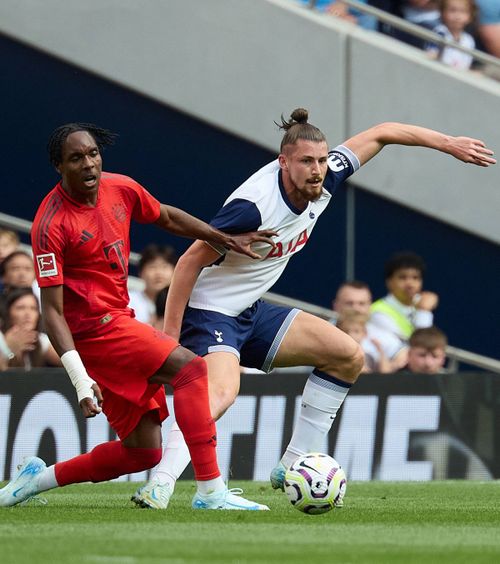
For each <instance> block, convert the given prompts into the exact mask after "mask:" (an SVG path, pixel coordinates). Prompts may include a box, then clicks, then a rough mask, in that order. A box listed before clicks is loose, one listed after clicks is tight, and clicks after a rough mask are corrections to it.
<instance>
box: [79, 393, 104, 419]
mask: <svg viewBox="0 0 500 564" xmlns="http://www.w3.org/2000/svg"><path fill="white" fill-rule="evenodd" d="M99 394H100V391H99ZM101 401H102V396H101ZM80 407H81V409H82V413H83V415H84V417H86V418H89V417H95V416H96V415H98V414H99V413H101V411H102V409H101V408H100V407H99V406H98V405H96V404H95V403H94V401H93V399H91V398H83V399H82V401H81V402H80Z"/></svg>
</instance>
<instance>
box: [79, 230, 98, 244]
mask: <svg viewBox="0 0 500 564" xmlns="http://www.w3.org/2000/svg"><path fill="white" fill-rule="evenodd" d="M93 238H94V236H93V235H92V233H90V231H85V229H84V230H83V231H82V234H81V235H80V242H79V243H78V246H79V247H81V246H82V245H83V244H84V243H86V242H87V241H90V239H93Z"/></svg>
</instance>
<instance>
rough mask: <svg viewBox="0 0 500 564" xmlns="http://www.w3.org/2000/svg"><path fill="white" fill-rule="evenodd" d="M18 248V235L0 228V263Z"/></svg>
mask: <svg viewBox="0 0 500 564" xmlns="http://www.w3.org/2000/svg"><path fill="white" fill-rule="evenodd" d="M18 248H19V235H18V234H17V233H16V232H15V231H12V230H11V229H4V228H3V227H0V263H2V262H3V261H4V260H5V258H6V257H8V256H9V255H10V254H11V253H13V252H14V251H17V249H18Z"/></svg>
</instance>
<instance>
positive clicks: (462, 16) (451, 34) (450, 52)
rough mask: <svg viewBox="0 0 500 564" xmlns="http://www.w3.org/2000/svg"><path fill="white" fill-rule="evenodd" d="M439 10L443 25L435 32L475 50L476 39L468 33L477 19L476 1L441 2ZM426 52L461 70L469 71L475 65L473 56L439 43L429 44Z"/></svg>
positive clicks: (442, 0) (445, 0)
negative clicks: (470, 26) (468, 28)
mask: <svg viewBox="0 0 500 564" xmlns="http://www.w3.org/2000/svg"><path fill="white" fill-rule="evenodd" d="M439 10H440V13H441V23H440V24H439V25H437V26H436V27H435V28H434V29H433V31H434V32H435V33H437V34H438V35H440V36H441V37H443V38H444V39H449V40H450V41H455V42H456V43H458V44H459V45H461V46H462V47H468V48H469V49H474V48H475V46H476V42H475V41H474V37H472V35H471V34H470V33H468V32H467V31H466V28H467V26H469V25H470V24H471V23H472V22H473V21H474V20H475V17H476V4H475V3H474V0H440V2H439ZM426 50H427V52H428V54H429V56H430V57H432V58H433V59H437V60H439V61H441V62H442V63H444V64H445V65H448V66H450V67H454V68H456V69H459V70H467V69H469V68H470V67H471V65H472V63H473V60H474V59H473V57H472V55H469V54H468V53H465V52H464V51H460V50H459V49H455V48H454V47H448V46H447V45H439V44H437V43H429V44H427V46H426Z"/></svg>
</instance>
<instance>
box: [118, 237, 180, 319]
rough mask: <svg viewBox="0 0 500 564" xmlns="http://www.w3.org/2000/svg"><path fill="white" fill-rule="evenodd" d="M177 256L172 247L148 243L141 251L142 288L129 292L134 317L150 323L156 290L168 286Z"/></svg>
mask: <svg viewBox="0 0 500 564" xmlns="http://www.w3.org/2000/svg"><path fill="white" fill-rule="evenodd" d="M176 262H177V256H176V254H175V250H174V249H173V247H169V246H164V245H148V246H147V247H146V248H145V249H144V250H143V251H142V253H141V259H140V261H139V277H140V278H141V279H142V280H143V281H144V290H142V291H140V290H133V291H131V292H130V303H129V307H131V308H132V309H133V310H134V311H135V317H136V319H138V320H139V321H142V322H143V323H149V324H151V323H152V320H153V317H154V315H155V311H156V308H155V300H156V296H157V295H158V292H159V291H160V290H162V289H163V288H165V287H168V286H170V281H171V280H172V274H173V273H174V268H175V263H176Z"/></svg>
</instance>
